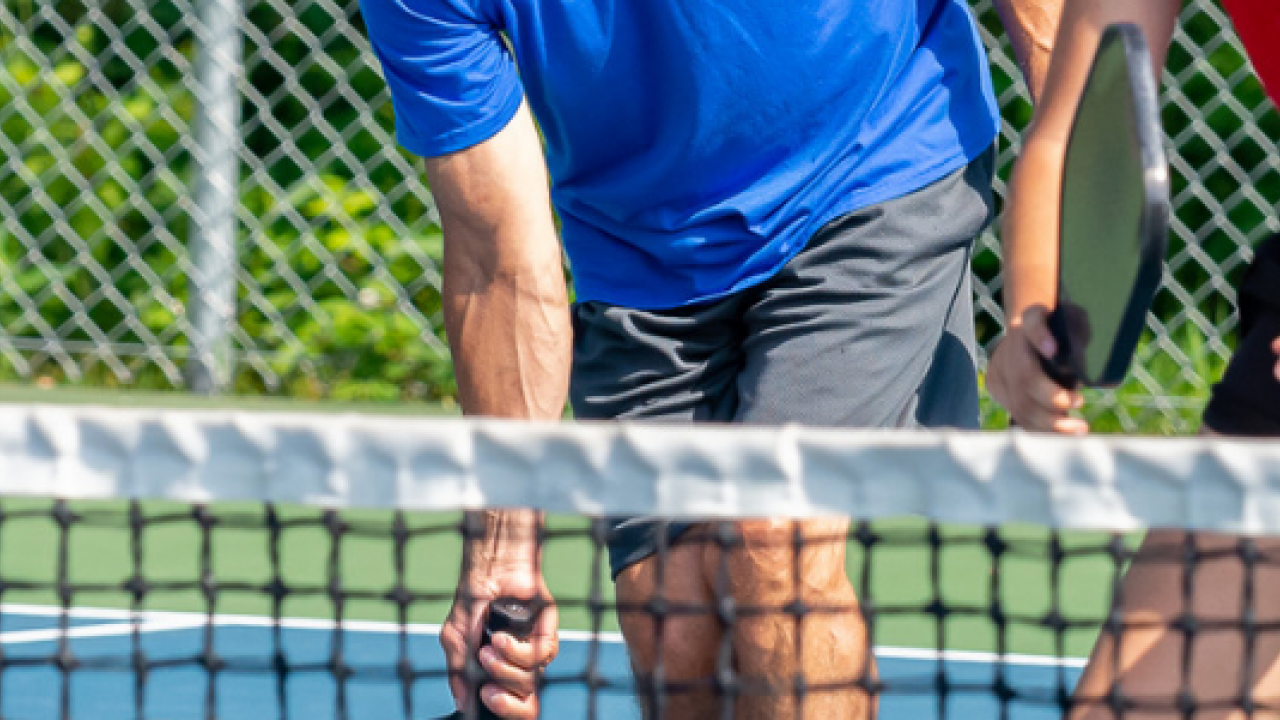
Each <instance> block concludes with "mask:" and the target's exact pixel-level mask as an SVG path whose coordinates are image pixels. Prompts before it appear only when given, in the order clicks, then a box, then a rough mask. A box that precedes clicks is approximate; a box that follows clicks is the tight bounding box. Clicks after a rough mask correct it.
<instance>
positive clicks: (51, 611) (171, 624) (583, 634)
mask: <svg viewBox="0 0 1280 720" xmlns="http://www.w3.org/2000/svg"><path fill="white" fill-rule="evenodd" d="M64 612H65V613H66V615H67V616H68V617H71V618H76V619H86V620H124V621H133V622H122V623H115V624H111V625H93V626H89V627H82V628H71V629H70V630H69V631H68V633H67V634H66V636H67V637H110V636H112V635H128V634H131V633H132V632H133V627H134V626H135V625H138V626H139V631H140V632H162V631H167V630H191V629H194V628H199V627H203V626H204V625H205V623H206V622H207V621H208V617H209V616H208V615H206V614H204V613H194V612H167V611H151V610H149V611H144V612H141V613H135V612H132V611H130V610H119V609H112V608H84V607H73V608H69V609H65V610H64V609H63V608H60V607H55V606H48V605H10V604H7V603H5V604H0V614H10V615H26V616H36V617H60V616H62V614H63V613H64ZM139 619H141V620H142V622H141V624H138V623H137V620H139ZM213 624H214V625H215V626H217V627H275V625H276V624H277V623H276V621H275V620H274V619H273V618H270V617H263V616H260V615H214V616H213ZM279 625H280V627H282V628H286V629H290V630H322V631H332V630H335V629H337V628H338V623H336V622H334V621H332V620H314V619H310V618H280V621H279ZM403 627H404V630H405V632H407V633H408V634H410V635H439V634H440V626H439V625H435V624H429V623H407V624H406V625H404V626H403ZM342 629H343V630H347V631H352V632H367V633H381V634H399V633H400V630H401V626H400V625H398V624H396V623H391V622H379V621H374V620H344V621H343V622H342ZM113 631H114V632H113ZM36 633H44V634H47V635H48V636H47V637H44V636H37V635H36ZM59 634H60V633H59V631H58V630H57V629H56V628H55V629H53V630H18V631H14V632H11V633H0V643H7V642H38V641H45V640H54V639H57V637H58V636H59ZM10 637H13V638H14V639H13V640H9V639H8V638H10ZM28 637H29V638H30V639H27V638H28ZM560 639H561V640H568V641H569V642H591V641H592V640H593V639H594V640H595V641H596V642H601V643H605V644H609V643H621V642H622V633H618V632H600V633H591V632H590V631H587V630H561V631H560ZM876 657H880V658H890V659H901V660H929V661H934V662H936V661H938V660H942V661H945V662H961V663H984V664H989V665H994V664H997V663H999V664H1004V665H1025V666H1031V667H1067V668H1082V667H1084V665H1085V662H1086V659H1085V658H1073V657H1068V658H1060V657H1055V656H1052V655H1023V654H1018V653H1008V654H1005V655H999V654H996V653H990V652H976V651H970V650H943V651H938V650H931V649H927V648H924V649H922V648H900V647H884V646H877V647H876Z"/></svg>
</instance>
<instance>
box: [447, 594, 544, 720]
mask: <svg viewBox="0 0 1280 720" xmlns="http://www.w3.org/2000/svg"><path fill="white" fill-rule="evenodd" d="M538 610H539V606H538V605H537V604H536V603H530V602H526V601H524V600H516V599H515V598H498V599H497V600H494V601H493V602H492V603H489V614H488V616H487V617H486V618H485V621H484V637H483V638H482V639H481V641H480V647H484V646H486V645H488V644H489V641H490V639H491V638H492V637H493V635H494V634H495V633H500V632H504V633H507V634H508V635H510V636H512V637H514V638H516V639H517V640H528V639H529V637H530V636H532V635H533V626H534V623H536V622H537V620H538ZM477 652H479V649H478V648H477ZM477 667H478V663H477ZM479 674H480V675H482V676H485V677H483V678H482V679H480V680H478V681H477V682H476V683H475V690H474V692H473V694H472V696H471V709H470V710H469V711H468V712H465V713H464V712H462V711H461V710H459V711H457V712H455V713H453V714H452V715H450V716H448V718H444V719H442V720H499V718H498V716H497V715H496V714H494V712H493V711H492V710H490V709H489V706H488V705H485V704H484V701H483V700H481V699H480V688H481V687H482V686H483V685H484V683H485V682H487V680H488V678H487V674H486V673H484V671H483V670H481V671H480V673H479ZM470 676H471V670H468V677H470Z"/></svg>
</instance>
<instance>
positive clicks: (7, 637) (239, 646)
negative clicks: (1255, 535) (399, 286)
mask: <svg viewBox="0 0 1280 720" xmlns="http://www.w3.org/2000/svg"><path fill="white" fill-rule="evenodd" d="M817 525H819V526H821V527H822V528H826V529H827V530H829V529H830V528H831V527H835V528H836V529H835V531H834V532H836V533H837V534H836V535H831V534H826V535H824V534H823V532H824V531H815V530H814V529H813V528H814V524H812V523H796V522H791V521H771V522H764V521H749V522H745V523H742V524H739V523H730V522H719V523H711V524H707V525H697V526H695V528H694V530H692V531H690V532H689V533H687V534H686V535H684V536H681V537H680V538H679V539H676V540H666V539H664V540H662V542H660V543H659V547H658V554H657V556H656V560H655V561H654V562H653V563H652V567H653V574H652V576H651V579H652V584H651V585H649V586H647V587H648V588H649V590H648V591H647V592H636V591H635V590H634V588H635V587H636V586H635V584H634V582H633V583H632V584H631V585H630V586H628V584H627V583H628V581H627V580H625V579H624V580H623V581H622V585H621V587H623V588H624V593H625V592H628V591H626V590H625V589H626V588H627V587H630V588H632V589H631V591H629V592H630V597H629V598H628V599H626V600H619V599H618V597H619V596H618V595H617V594H615V587H614V584H613V582H611V580H610V577H609V569H608V565H607V562H606V551H605V542H606V540H607V538H608V534H609V527H610V525H609V523H607V522H605V521H601V520H591V519H584V518H571V517H564V516H552V517H550V518H549V520H548V522H547V524H546V527H545V529H544V530H543V531H542V533H541V535H540V542H541V544H542V547H543V567H544V570H545V574H546V576H547V578H548V582H549V584H550V587H551V592H552V594H553V595H554V597H555V601H556V603H557V609H558V612H559V615H560V618H561V623H560V627H561V629H562V636H561V639H560V647H561V650H560V656H559V658H558V659H557V660H556V661H555V662H554V663H552V665H551V666H550V667H549V668H548V669H547V671H546V672H545V673H544V674H543V675H542V678H541V683H542V689H541V691H540V692H541V709H542V713H541V714H542V717H555V718H576V717H584V718H640V717H642V716H643V715H644V714H645V713H647V714H648V716H650V717H687V716H694V715H681V714H680V713H682V712H690V710H689V708H691V707H692V708H701V709H700V710H698V711H697V712H701V713H706V712H709V713H710V714H704V715H702V716H704V717H717V718H743V717H758V716H760V715H759V713H760V712H762V709H763V708H766V707H768V708H771V710H770V712H772V713H773V715H771V716H773V717H818V716H827V715H826V713H828V712H829V708H830V707H831V706H829V705H828V704H826V703H828V702H830V700H831V699H832V698H839V699H840V701H839V702H838V703H836V704H835V707H837V708H839V709H840V711H842V712H848V713H849V715H848V716H849V717H855V716H857V713H858V712H859V710H858V708H871V709H875V710H876V711H877V712H878V716H879V717H883V718H898V717H911V718H921V717H923V718H960V717H964V718H969V717H992V718H1027V719H1028V720H1036V719H1039V718H1045V719H1047V718H1050V717H1062V716H1064V714H1066V713H1069V712H1072V709H1073V707H1075V706H1081V707H1076V710H1077V711H1079V710H1084V709H1086V708H1085V707H1083V706H1088V708H1091V709H1092V711H1094V712H1096V713H1101V715H1096V716H1098V717H1103V716H1105V717H1117V716H1131V717H1154V716H1155V715H1152V714H1151V713H1155V712H1157V711H1159V712H1163V713H1166V714H1167V716H1169V717H1201V716H1206V717H1207V716H1208V715H1206V713H1211V712H1213V713H1227V712H1229V711H1235V712H1239V713H1241V714H1242V715H1241V716H1242V717H1243V716H1250V714H1252V716H1265V715H1266V713H1268V712H1275V711H1276V710H1277V707H1276V698H1277V696H1278V695H1280V694H1277V693H1275V692H1270V694H1269V688H1268V685H1267V683H1266V681H1265V680H1259V678H1263V677H1264V676H1265V675H1266V673H1267V672H1268V671H1269V670H1271V667H1272V665H1274V664H1275V660H1276V658H1277V656H1280V642H1278V641H1277V633H1280V612H1272V611H1270V610H1269V609H1268V608H1267V607H1266V606H1267V603H1268V601H1269V597H1270V596H1269V595H1268V593H1267V592H1266V590H1267V589H1268V588H1270V587H1271V585H1272V584H1273V583H1275V582H1276V576H1278V575H1280V552H1278V551H1277V548H1276V547H1273V545H1272V544H1271V543H1270V542H1269V541H1268V540H1266V539H1252V538H1241V537H1233V536H1226V535H1212V536H1210V535H1192V534H1188V533H1177V532H1169V531H1165V532H1161V533H1156V534H1153V535H1151V536H1150V537H1149V538H1148V540H1147V543H1146V545H1145V546H1143V547H1142V550H1141V552H1139V550H1138V548H1139V544H1140V542H1141V540H1142V537H1141V536H1140V535H1136V534H1127V535H1126V534H1109V533H1097V532H1078V531H1054V530H1050V529H1048V528H1042V527H1035V526H1030V525H1026V526H1023V525H1009V526H1002V527H998V528H988V527H980V526H967V525H965V526H962V525H953V524H938V523H932V522H929V521H926V520H919V519H910V518H904V519H899V520H884V521H875V522H854V523H852V524H851V525H849V526H848V527H847V529H846V528H845V527H844V526H843V525H841V524H840V523H832V521H822V522H819V523H817ZM762 527H763V528H764V530H763V531H762V529H761V528H762ZM477 530H478V528H477V526H476V525H475V524H474V523H471V524H469V523H467V522H466V520H465V517H464V515H463V514H461V513H404V512H393V511H376V510H369V511H365V510H362V511H350V510H349V511H332V510H315V509H307V508H301V507H296V506H287V505H286V506H274V505H265V504H264V505H255V504H249V503H236V504H215V505H211V506H201V505H184V504H177V503H165V502H153V501H145V502H138V501H132V502H131V501H112V502H85V501H76V502H65V501H55V500H33V499H14V498H9V499H5V500H4V501H3V502H2V503H0V605H2V607H0V611H2V612H0V716H2V717H4V718H24V719H26V718H107V717H110V718H222V717H234V718H238V719H242V718H264V719H266V718H309V719H310V718H435V717H442V716H444V715H447V714H449V713H451V712H453V710H454V708H453V703H452V700H451V699H450V695H449V691H448V689H447V676H448V674H449V670H448V669H447V666H446V664H445V661H444V656H443V653H442V651H441V650H440V647H439V642H438V635H439V626H438V624H437V623H440V622H441V621H442V620H443V618H444V617H445V615H446V613H447V610H448V607H449V605H450V603H451V602H452V601H453V598H454V593H455V588H456V586H457V582H458V574H459V568H460V567H461V553H462V547H463V545H464V537H465V535H466V533H468V532H471V533H475V532H477ZM663 537H664V538H665V536H663ZM770 543H773V544H772V545H770ZM824 553H826V554H827V555H830V556H835V555H839V554H840V553H843V554H844V559H843V562H841V563H840V564H841V565H842V566H843V567H842V568H840V569H841V570H842V572H839V573H837V575H838V578H837V579H838V580H840V581H843V579H844V578H847V579H848V587H849V588H850V589H851V590H852V593H851V594H849V595H842V594H840V593H839V592H833V591H832V590H831V588H832V587H834V586H833V585H831V584H830V583H829V582H828V581H827V577H828V575H829V573H825V571H824V570H823V569H822V564H821V562H819V560H821V557H820V556H821V555H822V554H824ZM691 557H692V558H695V559H696V563H694V565H693V566H692V568H693V569H692V570H691V569H690V568H691V565H690V563H689V558H691ZM761 560H763V561H765V562H764V566H765V569H766V570H765V571H764V574H765V575H766V576H767V579H768V581H769V582H773V583H774V585H768V584H767V583H765V584H762V583H759V582H757V583H756V584H754V585H753V584H752V582H754V581H752V582H748V581H746V580H744V578H746V577H747V576H748V575H749V574H750V567H749V566H750V565H751V564H752V563H753V562H758V561H761ZM1130 565H1133V566H1134V567H1135V568H1142V572H1145V573H1146V575H1145V576H1144V577H1147V578H1148V580H1147V581H1146V582H1148V584H1149V585H1150V584H1151V583H1154V584H1155V585H1156V586H1159V587H1164V586H1163V585H1160V583H1168V582H1172V583H1173V585H1172V586H1171V587H1173V588H1174V590H1175V592H1174V594H1173V595H1172V596H1171V597H1172V598H1173V600H1172V601H1171V602H1169V603H1167V605H1168V607H1169V608H1172V610H1170V611H1169V612H1168V613H1165V614H1163V615H1162V614H1161V613H1159V612H1153V611H1151V610H1149V609H1144V608H1142V607H1140V606H1139V604H1135V602H1136V598H1137V596H1128V595H1127V593H1132V592H1133V591H1134V590H1133V588H1136V587H1137V586H1136V585H1132V586H1131V585H1124V584H1123V582H1122V581H1123V578H1124V576H1125V575H1124V574H1125V570H1126V567H1128V566H1130ZM1169 578H1173V579H1172V580H1170V579H1169ZM699 583H701V585H699ZM1122 591H1123V592H1122ZM1138 592H1139V594H1140V592H1141V591H1140V590H1139V591H1138ZM854 597H856V604H854V601H853V600H852V598H854ZM699 598H702V599H701V600H700V599H699ZM619 617H621V618H622V627H624V628H626V629H627V630H628V631H629V632H631V633H633V636H634V635H635V633H637V632H646V633H649V634H650V636H649V637H648V639H646V640H643V641H642V642H640V643H639V644H638V645H635V646H633V648H632V655H631V656H630V657H629V656H628V653H627V651H626V650H625V646H624V644H623V643H622V642H621V638H620V634H619V633H618V628H619ZM850 618H852V619H853V620H854V621H855V623H856V624H858V625H860V626H864V627H865V633H864V634H861V635H859V634H857V633H854V634H853V635H849V634H841V632H839V631H837V630H833V629H832V628H833V627H834V626H835V625H837V624H838V623H839V622H843V621H845V620H849V619H850ZM637 629H639V630H637ZM1102 630H1105V631H1106V632H1107V633H1109V634H1110V635H1112V636H1120V635H1123V636H1124V638H1125V640H1124V641H1123V642H1122V643H1119V644H1117V643H1110V644H1104V645H1103V646H1101V647H1100V649H1099V651H1098V652H1099V660H1098V662H1099V663H1101V664H1103V665H1105V664H1107V663H1110V664H1114V665H1115V666H1119V665H1121V664H1123V663H1129V665H1130V666H1131V667H1133V668H1137V669H1136V670H1133V672H1131V673H1129V674H1127V675H1125V676H1124V677H1123V678H1122V681H1121V682H1119V683H1115V684H1105V683H1104V685H1098V686H1097V687H1101V688H1103V689H1102V690H1097V688H1096V687H1094V688H1093V689H1092V690H1090V691H1089V692H1085V691H1084V690H1081V691H1080V694H1078V695H1076V696H1074V697H1073V692H1074V691H1076V685H1077V682H1078V680H1079V677H1080V675H1081V672H1082V668H1083V667H1084V658H1085V657H1086V656H1087V655H1088V653H1089V652H1090V650H1091V649H1092V648H1093V647H1094V643H1095V639H1096V638H1097V636H1098V634H1099V632H1100V631H1102ZM770 632H772V633H773V634H772V635H770V634H769V633H770ZM698 633H704V635H701V636H700V635H698ZM753 633H754V634H755V635H756V636H759V637H766V636H767V637H768V638H772V639H767V640H761V639H759V637H757V638H756V639H753V637H754V636H753ZM762 633H763V634H762ZM1153 633H1154V635H1153ZM1152 637H1154V638H1156V639H1151V638H1152ZM658 638H663V639H664V641H662V642H658V641H657V639H658ZM1126 643H1133V645H1132V647H1129V648H1126V647H1125V644H1126ZM872 646H874V647H875V648H876V650H875V660H874V662H872V661H866V653H867V649H868V648H870V647H872ZM691 647H695V648H697V647H700V648H702V650H701V652H703V653H704V655H705V658H706V660H705V662H701V663H699V662H693V661H691V659H690V658H691V653H692V654H693V655H696V652H695V651H690V650H689V648H691ZM1135 648H1139V649H1141V652H1138V651H1137V650H1135ZM1135 652H1136V654H1137V656H1139V657H1140V658H1141V659H1140V660H1138V661H1134V660H1133V659H1132V657H1130V656H1133V655H1134V654H1135ZM814 654H818V655H824V656H831V657H835V658H843V659H844V660H840V661H839V662H837V663H835V664H834V665H833V664H832V663H828V664H827V665H825V666H814V667H818V675H817V676H813V675H810V674H806V673H804V672H800V673H795V672H792V671H793V670H794V669H795V668H794V663H792V661H791V660H789V658H795V657H799V656H805V655H814ZM849 658H853V659H854V662H852V663H850V662H849V661H848V659H849ZM1126 658H1128V659H1126ZM633 663H634V667H635V668H636V669H637V670H638V672H636V673H635V674H633V673H632V667H633ZM1135 663H1136V664H1135ZM761 667H770V668H772V669H773V670H776V671H777V672H774V673H772V674H768V675H767V676H762V675H759V674H753V673H758V672H759V669H760V668H761ZM1161 667H1164V668H1173V670H1172V674H1170V675H1169V677H1170V678H1172V680H1173V681H1174V685H1173V686H1172V687H1170V688H1169V689H1168V691H1167V692H1163V693H1161V692H1157V691H1156V690H1158V689H1159V683H1154V684H1153V683H1151V682H1146V683H1145V684H1144V681H1143V680H1142V677H1143V676H1142V672H1149V673H1150V672H1154V673H1157V674H1158V673H1159V672H1160V668H1161ZM1144 668H1145V669H1144ZM1153 668H1154V669H1153ZM465 672H467V673H469V674H470V676H471V677H479V676H481V675H482V673H483V671H482V670H480V669H479V666H478V665H476V664H474V663H473V664H472V666H471V667H470V668H468V669H467V670H466V671H465ZM1166 674H1168V673H1166ZM1095 685H1096V683H1095ZM1091 687H1092V686H1091ZM1152 688H1156V690H1153V689H1152ZM700 703H701V704H700ZM707 708H711V710H710V711H708V710H707ZM753 712H754V713H757V714H755V715H753V714H752V713H753ZM802 713H803V714H802ZM819 713H821V714H819ZM1215 716H1221V715H1215Z"/></svg>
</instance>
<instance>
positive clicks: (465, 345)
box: [426, 108, 570, 420]
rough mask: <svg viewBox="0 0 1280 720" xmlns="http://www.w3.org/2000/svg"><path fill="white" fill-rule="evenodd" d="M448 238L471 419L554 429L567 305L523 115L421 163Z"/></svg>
mask: <svg viewBox="0 0 1280 720" xmlns="http://www.w3.org/2000/svg"><path fill="white" fill-rule="evenodd" d="M426 168H427V179H428V181H429V183H430V186H431V191H432V194H433V195H434V196H435V199H436V204H437V205H438V207H439V209H440V219H441V224H442V225H443V229H444V236H445V249H444V291H443V294H444V297H443V301H444V320H445V328H446V330H447V331H448V333H449V344H450V347H451V349H452V352H453V359H454V364H455V371H456V372H457V376H458V395H459V399H460V401H461V403H462V408H463V411H464V412H466V413H467V414H469V415H486V416H496V417H513V418H529V419H540V420H555V419H559V418H560V416H561V413H562V412H563V411H564V403H565V398H566V393H567V391H568V384H569V355H570V329H569V313H568V296H567V292H566V288H565V279H564V268H563V265H562V263H561V253H560V243H559V239H558V237H557V235H556V229H555V223H554V222H553V220H552V215H551V203H550V197H549V191H548V187H547V170H546V163H545V160H544V159H543V155H542V144H541V142H540V141H539V139H538V135H537V132H536V130H535V129H534V126H533V121H532V119H531V118H530V116H529V113H528V110H527V109H525V108H522V109H521V110H520V112H519V114H517V115H516V117H515V118H514V119H513V120H512V121H511V123H510V124H509V125H508V126H507V127H506V128H505V129H503V130H502V131H501V132H499V133H498V134H497V135H496V136H494V137H493V138H491V139H490V140H487V141H485V142H483V143H481V144H479V145H476V146H475V147H472V148H468V149H466V150H463V151H461V152H457V153H453V154H451V155H446V156H444V157H439V158H431V159H428V160H427V161H426Z"/></svg>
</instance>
